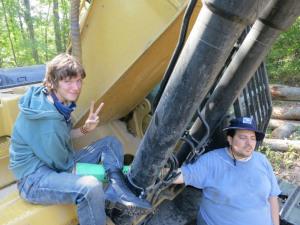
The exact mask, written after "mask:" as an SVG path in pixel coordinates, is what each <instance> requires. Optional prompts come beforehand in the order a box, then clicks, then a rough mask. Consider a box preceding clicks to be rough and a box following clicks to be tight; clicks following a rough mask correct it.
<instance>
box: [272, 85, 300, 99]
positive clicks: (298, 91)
mask: <svg viewBox="0 0 300 225" xmlns="http://www.w3.org/2000/svg"><path fill="white" fill-rule="evenodd" d="M270 91H271V95H272V98H273V99H276V100H285V101H300V88H299V87H289V86H286V85H279V84H274V85H270Z"/></svg>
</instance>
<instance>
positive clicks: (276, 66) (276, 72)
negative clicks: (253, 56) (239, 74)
mask: <svg viewBox="0 0 300 225" xmlns="http://www.w3.org/2000/svg"><path fill="white" fill-rule="evenodd" d="M299 40H300V17H299V18H298V19H297V21H296V22H295V23H294V24H293V26H291V28H290V29H289V30H288V31H287V32H284V33H282V34H281V35H280V37H279V38H278V40H277V41H276V43H275V44H274V46H273V47H272V49H271V51H270V53H269V55H268V57H267V70H268V73H269V77H270V82H272V83H283V84H287V85H289V84H293V85H295V84H297V83H298V84H299V85H300V42H299Z"/></svg>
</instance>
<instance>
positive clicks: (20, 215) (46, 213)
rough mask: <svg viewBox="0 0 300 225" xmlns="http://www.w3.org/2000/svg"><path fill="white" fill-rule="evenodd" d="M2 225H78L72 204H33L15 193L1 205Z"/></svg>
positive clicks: (0, 221)
mask: <svg viewBox="0 0 300 225" xmlns="http://www.w3.org/2000/svg"><path fill="white" fill-rule="evenodd" d="M0 224H1V225H25V224H26V225H29V224H30V225H54V224H55V225H77V224H78V221H77V215H76V210H75V207H74V206H72V205H52V206H42V205H33V204H29V203H27V202H25V201H23V200H22V199H21V198H20V197H19V195H18V193H16V192H15V193H13V194H11V195H10V196H9V197H7V198H6V199H5V200H3V201H2V202H1V205H0Z"/></svg>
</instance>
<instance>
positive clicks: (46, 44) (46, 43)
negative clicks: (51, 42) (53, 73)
mask: <svg viewBox="0 0 300 225" xmlns="http://www.w3.org/2000/svg"><path fill="white" fill-rule="evenodd" d="M50 8H51V3H50V2H49V5H48V11H47V17H46V21H47V22H46V23H47V24H49V15H50ZM44 39H45V48H46V50H45V57H46V61H48V60H49V56H48V26H46V27H45V37H44Z"/></svg>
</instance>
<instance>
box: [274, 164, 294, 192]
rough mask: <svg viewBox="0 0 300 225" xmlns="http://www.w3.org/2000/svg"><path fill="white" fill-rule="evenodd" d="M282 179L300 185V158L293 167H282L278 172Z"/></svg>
mask: <svg viewBox="0 0 300 225" xmlns="http://www.w3.org/2000/svg"><path fill="white" fill-rule="evenodd" d="M276 175H277V176H278V177H280V178H281V179H284V180H287V181H288V182H290V183H292V184H297V185H298V186H300V160H298V161H296V162H295V163H294V165H293V166H292V167H291V168H285V169H281V170H279V171H277V172H276Z"/></svg>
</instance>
